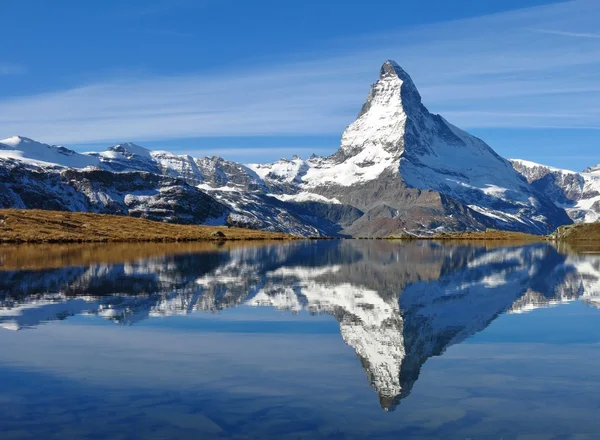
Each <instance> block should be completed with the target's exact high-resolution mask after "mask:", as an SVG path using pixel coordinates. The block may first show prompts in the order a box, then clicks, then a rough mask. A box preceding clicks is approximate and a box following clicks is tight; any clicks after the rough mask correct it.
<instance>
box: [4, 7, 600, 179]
mask: <svg viewBox="0 0 600 440" xmlns="http://www.w3.org/2000/svg"><path fill="white" fill-rule="evenodd" d="M0 15H1V16H2V17H3V26H2V30H3V35H4V38H2V40H1V42H0V47H1V49H2V50H0V121H2V123H1V124H0V127H2V132H0V137H8V136H11V135H14V134H19V135H23V136H28V137H31V138H34V139H37V140H40V141H44V142H48V143H56V144H62V145H67V146H70V147H73V148H76V149H78V150H91V149H99V148H104V147H106V146H108V145H110V144H113V143H117V142H121V141H134V142H137V143H139V144H142V145H145V146H147V147H149V148H164V149H170V150H172V151H176V152H182V153H183V152H185V153H190V154H193V155H205V154H219V155H222V156H224V157H227V158H231V159H235V160H243V161H269V160H274V159H278V158H279V157H282V156H287V157H289V156H291V155H292V154H294V153H297V154H299V155H300V156H308V155H310V154H311V153H313V152H315V153H317V154H329V153H332V152H333V151H335V149H337V146H338V144H339V138H340V136H341V133H342V131H343V130H344V128H345V127H346V125H348V124H349V123H350V122H352V120H353V119H354V118H355V116H356V114H357V113H358V110H359V109H360V107H361V105H362V103H363V101H364V99H365V97H366V95H367V92H368V88H369V85H370V83H372V82H373V81H374V80H375V79H376V77H377V73H378V68H379V66H380V64H381V63H382V62H383V61H384V60H386V59H388V58H391V59H394V60H396V61H397V62H398V63H399V64H400V65H402V66H403V67H404V69H405V70H407V71H408V72H409V73H410V74H411V76H412V77H413V80H414V81H415V83H416V84H417V87H418V88H419V90H420V91H421V94H422V96H423V101H424V103H425V105H426V106H427V107H428V108H429V109H430V110H431V111H432V112H436V113H440V114H442V115H443V116H444V117H446V119H448V120H450V121H451V122H453V123H455V124H456V125H458V126H459V127H461V128H464V129H466V130H468V131H470V132H471V133H473V134H475V135H477V136H479V137H481V138H483V139H484V140H486V141H487V142H488V143H489V144H490V145H491V146H492V147H493V148H494V149H496V151H498V152H499V153H500V154H502V155H503V156H505V157H521V158H525V159H529V160H535V161H539V162H544V163H548V164H550V165H555V166H560V167H565V168H572V169H581V168H583V167H585V166H588V165H591V164H596V163H598V162H600V155H598V148H599V146H600V20H599V19H598V18H599V17H600V2H598V1H596V0H576V1H569V2H553V1H547V0H546V1H544V0H502V1H500V0H488V1H485V2H482V1H467V0H463V1H458V0H457V1H455V2H447V1H443V0H431V1H428V2H416V1H411V2H405V1H398V0H395V1H391V0H381V1H379V2H377V3H372V2H364V1H360V2H359V1H354V2H352V1H334V0H331V1H328V2H323V1H316V0H304V1H296V0H289V1H286V2H281V1H275V0H262V1H254V2H249V1H242V0H239V1H238V0H170V1H167V0H146V1H114V0H106V1H103V2H93V3H92V2H81V1H71V0H57V1H55V2H46V1H43V0H21V1H19V2H16V1H12V2H2V3H0Z"/></svg>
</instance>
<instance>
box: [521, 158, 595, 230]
mask: <svg viewBox="0 0 600 440" xmlns="http://www.w3.org/2000/svg"><path fill="white" fill-rule="evenodd" d="M511 162H512V164H513V166H514V168H515V169H516V170H517V171H518V172H520V173H521V174H522V175H523V176H524V177H525V178H526V179H527V181H528V182H529V183H530V184H531V185H532V186H533V187H535V188H537V189H538V190H539V191H540V192H543V193H544V194H546V195H547V196H548V197H549V198H550V199H551V200H552V201H553V202H554V203H555V204H556V205H557V206H559V207H561V208H564V209H565V210H566V211H567V213H568V214H569V216H570V217H571V218H572V219H573V220H574V221H575V222H577V223H592V222H597V221H599V220H600V165H596V166H595V167H589V168H586V169H585V170H584V171H583V172H576V171H570V170H565V169H560V168H554V167H549V166H546V165H542V164H539V163H535V162H530V161H526V160H521V159H511Z"/></svg>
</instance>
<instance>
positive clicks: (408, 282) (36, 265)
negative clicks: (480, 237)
mask: <svg viewBox="0 0 600 440" xmlns="http://www.w3.org/2000/svg"><path fill="white" fill-rule="evenodd" d="M599 306H600V255H596V254H594V253H593V252H590V250H586V251H585V252H583V253H581V252H580V253H575V252H567V251H565V252H559V251H557V250H556V249H555V248H553V247H551V246H549V245H546V244H532V245H527V246H512V245H506V246H498V245H487V246H486V245H485V244H477V245H452V244H448V245H440V244H437V243H431V242H417V243H406V244H403V243H391V242H385V241H364V240H345V241H324V242H298V243H285V244H276V245H264V246H259V245H253V246H249V247H232V248H227V247H223V248H219V247H216V246H206V245H204V247H198V248H194V247H193V246H191V245H190V246H187V247H185V248H184V247H176V246H171V247H169V246H163V247H159V246H156V247H155V248H153V247H152V246H146V247H138V248H135V247H134V248H131V247H127V246H113V247H110V246H104V247H102V246H96V247H86V246H80V247H60V248H59V247H45V248H35V247H27V248H0V326H1V328H0V353H2V354H1V355H0V384H1V385H0V438H2V439H3V440H8V439H66V438H85V439H87V438H89V439H111V440H112V439H138V438H148V439H210V438H236V439H237V438H239V439H248V438H250V439H254V438H257V439H280V438H292V439H320V438H326V439H345V438H372V439H377V438H403V439H406V438H457V439H466V438H472V439H479V438H504V439H511V438H520V439H534V438H536V439H537V438H557V439H563V438H577V439H584V438H598V437H597V436H598V434H597V433H598V432H599V430H600V419H599V418H598V416H597V413H598V409H599V408H600V344H599V342H600V311H599V310H598V307H599Z"/></svg>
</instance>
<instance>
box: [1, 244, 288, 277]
mask: <svg viewBox="0 0 600 440" xmlns="http://www.w3.org/2000/svg"><path fill="white" fill-rule="evenodd" d="M276 243H280V242H271V241H246V242H240V241H225V242H214V241H213V242H209V241H204V242H180V243H151V242H150V243H83V244H47V245H46V244H20V245H8V244H0V273H1V272H2V271H8V270H42V269H58V268H62V267H68V266H89V265H92V264H118V263H125V262H129V261H136V260H141V259H145V258H151V257H163V256H167V255H178V254H186V253H190V252H193V253H197V252H217V251H228V250H231V249H234V248H237V247H248V246H250V247H255V246H269V245H273V244H276Z"/></svg>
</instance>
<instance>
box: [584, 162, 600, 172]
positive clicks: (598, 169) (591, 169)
mask: <svg viewBox="0 0 600 440" xmlns="http://www.w3.org/2000/svg"><path fill="white" fill-rule="evenodd" d="M583 172H584V173H599V174H600V164H598V165H594V166H593V167H587V168H586V169H585V170H583Z"/></svg>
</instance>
